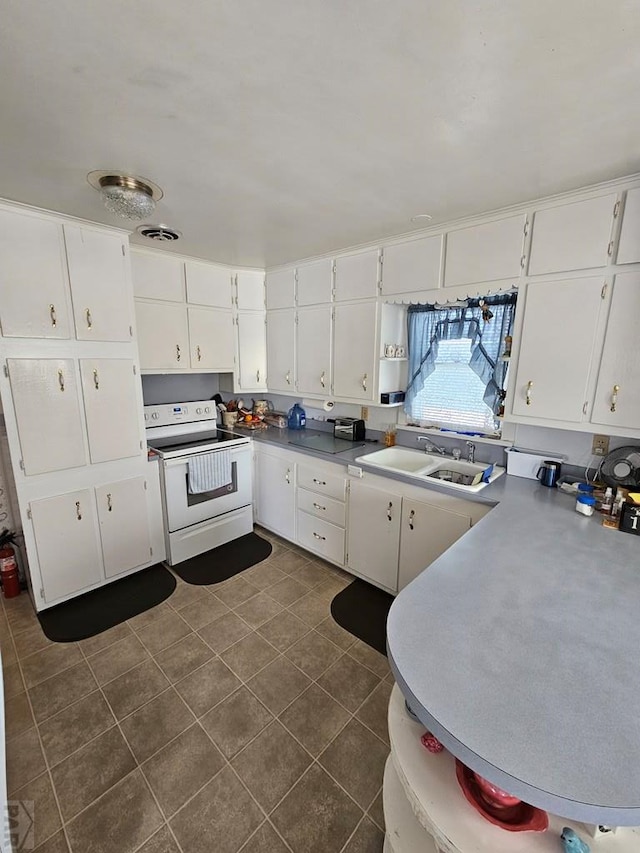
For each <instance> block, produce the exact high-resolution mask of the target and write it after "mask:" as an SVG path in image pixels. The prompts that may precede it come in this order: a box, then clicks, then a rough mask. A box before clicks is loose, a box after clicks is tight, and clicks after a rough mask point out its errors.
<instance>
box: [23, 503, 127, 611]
mask: <svg viewBox="0 0 640 853" xmlns="http://www.w3.org/2000/svg"><path fill="white" fill-rule="evenodd" d="M29 509H30V510H31V518H32V522H33V532H34V536H35V540H36V548H37V551H38V564H39V567H40V576H41V577H42V586H43V588H44V598H45V601H47V602H52V601H56V600H57V599H60V598H63V597H65V596H68V595H72V594H73V593H75V592H80V590H83V589H86V588H87V587H89V586H93V585H94V584H97V583H98V582H99V581H101V580H102V579H103V571H102V555H101V553H100V545H99V541H98V530H97V519H96V506H95V499H94V495H93V489H81V490H79V491H77V492H71V493H70V494H66V495H57V496H56V497H53V498H45V499H43V500H37V501H32V502H31V504H30V506H29ZM118 535H120V534H119V533H116V536H118ZM61 555H64V557H63V559H61Z"/></svg>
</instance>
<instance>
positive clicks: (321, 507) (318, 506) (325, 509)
mask: <svg viewBox="0 0 640 853" xmlns="http://www.w3.org/2000/svg"><path fill="white" fill-rule="evenodd" d="M313 506H314V507H315V508H316V509H321V510H322V511H323V512H326V511H327V508H326V506H321V505H320V504H317V503H315V502H314V504H313Z"/></svg>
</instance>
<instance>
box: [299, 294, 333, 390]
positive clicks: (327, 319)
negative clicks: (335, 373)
mask: <svg viewBox="0 0 640 853" xmlns="http://www.w3.org/2000/svg"><path fill="white" fill-rule="evenodd" d="M296 338H297V347H296V353H297V365H296V366H297V386H296V387H297V390H298V392H299V393H300V394H320V395H328V394H330V393H331V307H330V306H329V305H321V306H319V307H318V308H301V309H300V310H299V311H298V323H297V326H296Z"/></svg>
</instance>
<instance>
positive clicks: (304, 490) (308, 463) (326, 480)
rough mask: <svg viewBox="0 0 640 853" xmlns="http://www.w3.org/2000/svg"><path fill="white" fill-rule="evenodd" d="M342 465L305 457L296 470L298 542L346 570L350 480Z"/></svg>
mask: <svg viewBox="0 0 640 853" xmlns="http://www.w3.org/2000/svg"><path fill="white" fill-rule="evenodd" d="M345 473H346V472H345V469H344V468H343V467H342V466H341V465H335V464H333V463H331V462H323V461H322V460H321V459H315V458H312V457H306V458H305V459H304V461H303V462H302V463H298V466H297V489H296V496H297V500H296V505H297V515H296V527H297V542H298V544H299V545H301V546H302V547H303V548H306V549H307V550H308V551H313V552H314V553H315V554H318V556H320V557H322V558H323V559H325V560H328V561H329V562H330V563H335V564H336V565H338V566H344V563H345V545H346V517H347V513H346V498H347V478H346V476H345Z"/></svg>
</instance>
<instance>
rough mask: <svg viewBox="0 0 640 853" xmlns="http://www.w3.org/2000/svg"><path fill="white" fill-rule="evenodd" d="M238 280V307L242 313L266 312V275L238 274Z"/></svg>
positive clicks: (246, 272) (258, 273)
mask: <svg viewBox="0 0 640 853" xmlns="http://www.w3.org/2000/svg"><path fill="white" fill-rule="evenodd" d="M235 280H236V300H237V301H236V305H237V306H238V309H239V310H240V311H264V273H263V272H248V271H246V270H245V271H244V272H238V273H236V276H235Z"/></svg>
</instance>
